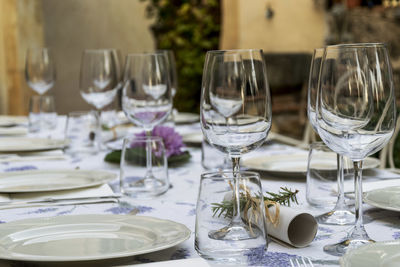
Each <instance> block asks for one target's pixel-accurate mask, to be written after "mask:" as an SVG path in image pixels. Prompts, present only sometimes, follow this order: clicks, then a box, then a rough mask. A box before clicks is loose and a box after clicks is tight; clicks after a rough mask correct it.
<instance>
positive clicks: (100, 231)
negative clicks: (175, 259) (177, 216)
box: [0, 215, 190, 262]
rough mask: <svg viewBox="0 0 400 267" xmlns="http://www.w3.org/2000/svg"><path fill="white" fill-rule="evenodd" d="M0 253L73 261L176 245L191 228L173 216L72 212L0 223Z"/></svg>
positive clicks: (1, 255) (6, 256)
mask: <svg viewBox="0 0 400 267" xmlns="http://www.w3.org/2000/svg"><path fill="white" fill-rule="evenodd" d="M0 232H1V236H2V237H1V239H0V244H1V246H0V258H1V259H7V260H22V261H41V262H72V261H88V260H104V259H113V258H122V257H127V256H134V255H139V254H144V253H149V252H154V251H158V250H162V249H166V248H169V247H172V246H175V245H177V244H179V243H181V242H183V241H185V240H186V239H188V238H189V237H190V230H189V229H188V228H187V227H186V226H184V225H182V224H180V223H176V222H173V221H168V220H161V219H157V218H152V217H145V216H132V215H71V216H58V217H48V218H35V219H26V220H21V221H15V222H10V223H4V224H1V225H0Z"/></svg>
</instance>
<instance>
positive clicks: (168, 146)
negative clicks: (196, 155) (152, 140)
mask: <svg viewBox="0 0 400 267" xmlns="http://www.w3.org/2000/svg"><path fill="white" fill-rule="evenodd" d="M151 135H152V136H157V137H160V138H161V139H162V140H163V142H164V146H165V152H166V155H167V157H170V156H175V155H180V154H182V153H183V151H182V150H181V148H182V147H184V146H185V145H184V144H183V141H182V136H180V135H179V134H178V133H177V132H175V130H174V128H171V127H167V126H156V127H154V128H153V131H152V132H151ZM136 136H137V137H145V136H146V133H145V132H141V133H138V134H136Z"/></svg>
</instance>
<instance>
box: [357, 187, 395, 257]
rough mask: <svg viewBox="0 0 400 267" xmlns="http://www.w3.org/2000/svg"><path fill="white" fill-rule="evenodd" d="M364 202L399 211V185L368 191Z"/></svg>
mask: <svg viewBox="0 0 400 267" xmlns="http://www.w3.org/2000/svg"><path fill="white" fill-rule="evenodd" d="M364 202H365V203H368V204H370V205H372V206H375V207H378V208H381V209H386V210H393V211H400V186H390V187H385V188H380V189H375V190H371V191H368V192H366V193H364ZM399 265H400V264H399Z"/></svg>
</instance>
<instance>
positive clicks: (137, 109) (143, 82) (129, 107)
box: [122, 52, 172, 196]
mask: <svg viewBox="0 0 400 267" xmlns="http://www.w3.org/2000/svg"><path fill="white" fill-rule="evenodd" d="M168 71H169V70H168V63H167V57H166V55H165V53H162V52H156V53H143V54H129V55H128V56H127V58H126V62H125V70H124V82H123V88H122V109H123V111H124V113H125V114H126V116H127V118H128V119H129V120H130V121H132V123H134V124H135V125H138V126H141V127H142V128H143V129H144V130H145V132H146V135H147V136H149V137H150V136H151V133H152V130H153V128H154V126H156V125H158V124H160V123H161V122H163V121H164V120H165V119H166V118H167V117H168V115H169V113H170V112H171V109H172V95H171V85H170V80H169V73H168ZM151 154H152V148H151V143H150V142H148V145H147V146H146V166H147V171H146V174H145V176H144V177H143V179H141V180H139V181H138V182H136V184H135V186H137V187H143V188H145V189H146V190H144V189H143V190H138V192H140V193H141V194H142V195H143V196H145V195H146V194H147V195H148V196H153V195H157V194H161V193H164V192H165V191H166V189H165V181H162V180H159V179H157V178H156V177H155V176H154V175H153V173H152V161H151V158H152V156H151ZM167 189H168V188H167Z"/></svg>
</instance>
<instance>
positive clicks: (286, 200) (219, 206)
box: [211, 187, 299, 218]
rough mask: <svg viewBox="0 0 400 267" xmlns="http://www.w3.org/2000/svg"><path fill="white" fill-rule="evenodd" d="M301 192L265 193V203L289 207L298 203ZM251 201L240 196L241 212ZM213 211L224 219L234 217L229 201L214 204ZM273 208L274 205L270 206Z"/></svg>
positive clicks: (285, 189) (231, 203) (231, 204)
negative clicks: (269, 202)
mask: <svg viewBox="0 0 400 267" xmlns="http://www.w3.org/2000/svg"><path fill="white" fill-rule="evenodd" d="M298 192H299V190H297V189H296V190H294V191H292V190H290V189H288V188H287V187H281V188H280V190H279V192H278V193H273V192H265V193H266V194H267V195H266V196H264V201H266V200H267V201H271V202H276V203H279V204H281V205H285V206H289V207H290V204H291V203H292V202H295V203H296V204H298V202H297V196H296V195H297V193H298ZM248 201H249V198H248V197H247V196H246V195H244V194H240V210H241V211H243V209H244V207H245V206H246V203H247V202H248ZM211 205H212V211H213V216H217V217H221V216H222V215H223V216H224V218H226V217H228V218H231V217H233V201H227V200H224V201H222V202H221V203H212V204H211ZM269 206H272V205H268V207H269Z"/></svg>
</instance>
